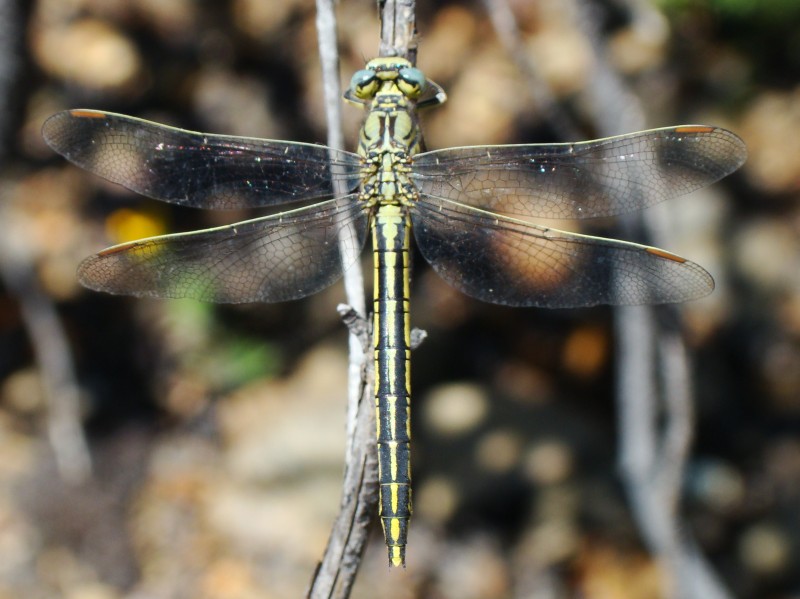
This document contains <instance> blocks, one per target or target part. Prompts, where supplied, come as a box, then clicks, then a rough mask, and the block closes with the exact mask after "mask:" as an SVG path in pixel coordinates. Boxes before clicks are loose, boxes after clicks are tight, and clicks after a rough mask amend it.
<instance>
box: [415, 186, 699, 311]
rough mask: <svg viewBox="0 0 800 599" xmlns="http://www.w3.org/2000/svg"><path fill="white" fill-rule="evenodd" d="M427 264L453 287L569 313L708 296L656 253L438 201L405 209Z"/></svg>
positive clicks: (685, 271)
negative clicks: (603, 306)
mask: <svg viewBox="0 0 800 599" xmlns="http://www.w3.org/2000/svg"><path fill="white" fill-rule="evenodd" d="M411 218H412V223H413V227H414V235H415V238H416V240H417V245H418V246H419V248H420V251H421V252H422V255H423V256H424V257H425V259H426V260H427V261H428V262H430V263H431V265H432V266H433V268H434V270H436V272H437V273H439V275H440V276H441V277H442V278H443V279H444V280H445V281H447V282H448V283H450V284H451V285H453V286H454V287H455V288H456V289H459V290H460V291H462V292H464V293H466V294H467V295H471V296H472V297H475V298H478V299H480V300H483V301H487V302H492V303H495V304H504V305H508V306H539V307H542V308H575V307H581V306H595V305H599V304H611V305H630V304H660V303H670V302H682V301H686V300H690V299H695V298H698V297H702V296H704V295H707V294H708V293H710V292H711V291H712V290H713V289H714V280H713V279H712V278H711V275H709V274H708V273H707V272H706V271H705V270H704V269H703V268H701V267H700V266H698V265H697V264H694V263H693V262H689V261H688V260H684V259H683V258H680V257H679V256H675V255H674V254H670V253H669V252H665V251H663V250H659V249H657V248H652V247H648V246H643V245H638V244H634V243H627V242H624V241H616V240H612V239H604V238H602V237H590V236H587V235H579V234H575V233H567V232H565V231H559V230H556V229H550V228H547V227H543V226H541V225H535V224H532V223H527V222H524V221H521V220H516V219H511V218H507V217H503V216H499V215H496V214H491V213H488V212H485V211H482V210H479V209H475V208H473V207H471V206H466V205H463V204H458V203H456V202H452V201H450V200H447V199H444V198H434V197H431V196H422V197H421V198H420V201H419V202H418V203H417V204H415V205H414V208H413V209H412V212H411Z"/></svg>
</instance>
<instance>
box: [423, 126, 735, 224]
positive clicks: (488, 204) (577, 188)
mask: <svg viewBox="0 0 800 599" xmlns="http://www.w3.org/2000/svg"><path fill="white" fill-rule="evenodd" d="M746 157H747V150H746V148H745V145H744V143H743V142H742V140H741V139H739V138H738V137H737V136H736V135H734V134H733V133H731V132H730V131H726V130H725V129H720V128H716V127H707V126H699V125H684V126H681V127H670V128H666V129H653V130H650V131H640V132H638V133H631V134H629V135H622V136H619V137H609V138H606V139H600V140H595V141H587V142H581V143H574V144H552V145H545V144H531V145H509V146H474V147H462V148H448V149H444V150H434V151H431V152H425V153H423V154H420V155H418V156H416V157H415V158H414V167H413V175H412V178H413V180H414V181H415V183H416V184H417V187H418V188H419V190H420V192H421V193H423V194H428V195H432V196H438V197H441V198H446V199H450V200H454V201H458V202H460V203H463V204H467V205H470V206H474V207H476V208H480V209H484V210H497V211H499V212H502V213H504V214H513V215H515V216H531V217H541V218H554V219H573V218H595V217H604V216H613V215H617V214H622V213H625V212H631V211H634V210H639V209H641V208H645V207H647V206H652V205H654V204H657V203H659V202H661V201H664V200H666V199H668V198H672V197H676V196H679V195H683V194H686V193H689V192H691V191H694V190H695V189H699V188H701V187H704V186H706V185H708V184H710V183H713V182H715V181H718V180H719V179H721V178H723V177H724V176H726V175H728V174H730V173H732V172H733V171H735V170H736V169H737V168H739V167H740V166H741V165H742V164H743V163H744V161H745V159H746Z"/></svg>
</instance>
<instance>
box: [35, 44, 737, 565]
mask: <svg viewBox="0 0 800 599" xmlns="http://www.w3.org/2000/svg"><path fill="white" fill-rule="evenodd" d="M344 98H345V99H346V100H348V101H350V102H352V103H356V104H360V105H362V106H363V107H364V108H366V117H365V120H364V124H363V126H362V128H361V131H360V134H359V140H358V148H357V151H356V152H347V151H343V150H338V149H334V148H330V147H326V146H323V145H315V144H305V143H296V142H290V141H277V140H269V139H256V138H245V137H232V136H225V135H212V134H209V133H198V132H193V131H187V130H183V129H177V128H173V127H168V126H165V125H160V124H156V123H153V122H149V121H145V120H141V119H137V118H133V117H130V116H124V115H120V114H113V113H109V112H101V111H97V110H88V109H76V110H68V111H64V112H59V113H57V114H55V115H53V116H51V117H50V118H49V119H47V121H46V122H45V123H44V126H43V135H44V138H45V140H46V141H47V143H48V144H49V145H50V146H51V147H52V148H53V149H54V150H55V151H56V152H58V153H59V154H61V155H63V156H64V157H65V158H67V159H68V160H70V161H71V162H73V163H75V164H76V165H78V166H80V167H82V168H84V169H87V170H88V171H91V172H92V173H95V174H97V175H99V176H100V177H104V178H105V179H108V180H110V181H112V182H115V183H118V184H120V185H122V186H124V187H126V188H128V189H130V190H133V191H135V192H138V193H140V194H143V195H145V196H148V197H150V198H154V199H156V200H161V201H164V202H169V203H172V204H177V205H180V206H189V207H193V208H205V209H216V210H234V209H242V208H247V209H251V208H265V209H272V211H271V213H269V214H267V215H266V216H262V217H259V218H254V219H250V220H245V221H242V222H238V223H235V224H232V225H227V226H221V227H215V228H210V229H205V230H201V231H194V232H188V233H177V234H171V235H162V236H158V237H151V238H148V239H142V240H138V241H132V242H127V243H122V244H119V245H115V246H113V247H110V248H108V249H105V250H102V251H101V252H99V253H97V254H95V255H93V256H90V257H89V258H87V259H86V260H84V261H83V262H82V263H81V265H80V266H79V268H78V277H79V279H80V281H81V283H82V284H83V285H85V286H87V287H89V288H91V289H94V290H97V291H102V292H107V293H112V294H124V295H132V296H138V297H156V298H184V297H185V298H194V299H197V300H202V301H208V302H221V303H245V302H282V301H287V300H294V299H299V298H302V297H305V296H308V295H310V294H313V293H315V292H317V291H320V290H321V289H323V288H325V287H327V286H329V285H331V284H333V283H334V282H335V281H336V280H338V279H339V278H340V277H341V276H342V273H343V272H344V270H346V269H347V268H349V267H350V265H351V264H352V263H353V262H354V261H355V260H357V258H358V255H359V253H360V252H361V250H362V249H363V246H364V245H365V243H366V240H367V237H371V242H372V252H373V256H374V258H373V262H374V268H375V283H374V296H373V299H374V306H373V308H374V309H373V314H374V316H373V318H374V322H373V337H374V365H375V372H376V383H375V389H374V396H375V403H376V414H377V452H378V464H379V474H378V476H379V506H380V507H379V515H380V520H381V524H382V528H383V532H384V538H385V542H386V545H387V548H388V555H389V562H390V564H391V565H392V566H404V565H405V555H406V543H407V534H408V523H409V519H410V517H411V465H410V452H409V448H410V440H411V430H410V401H411V382H410V380H411V379H410V372H411V369H410V361H411V340H410V318H409V314H410V300H409V297H410V291H409V286H410V269H411V233H412V231H413V234H414V238H415V242H416V244H417V247H418V248H419V251H420V253H421V254H422V256H423V257H424V258H425V259H426V260H427V261H428V262H429V263H430V265H431V266H432V267H433V269H434V270H435V271H436V272H437V273H438V274H439V275H440V276H441V277H442V278H443V279H444V280H445V281H446V282H448V283H449V284H450V285H452V286H453V287H455V288H457V289H459V290H460V291H462V292H464V293H465V294H467V295H470V296H473V297H475V298H478V299H480V300H484V301H487V302H492V303H495V304H504V305H508V306H535V307H544V308H565V307H582V306H594V305H598V304H609V305H632V304H660V303H671V302H683V301H687V300H691V299H695V298H699V297H701V296H704V295H706V294H708V293H710V292H711V291H712V290H713V288H714V281H713V279H712V277H711V275H710V274H709V273H708V272H707V271H706V270H705V269H703V268H702V267H701V266H699V265H697V264H695V263H694V262H691V261H689V260H687V259H685V258H682V257H680V256H677V255H675V254H673V253H670V252H668V251H666V250H662V249H658V248H655V247H650V246H646V245H640V244H636V243H630V242H627V241H621V240H616V239H607V238H602V237H595V236H590V235H585V234H580V233H573V232H568V231H563V230H559V229H556V228H553V227H550V226H548V225H547V220H548V219H549V220H551V221H552V220H555V221H557V222H559V223H560V222H561V221H563V220H571V219H593V218H603V217H609V216H615V215H619V214H623V213H628V212H632V211H635V210H639V209H642V208H646V207H649V206H652V205H654V204H657V203H659V202H662V201H664V200H667V199H669V198H674V197H676V196H680V195H683V194H687V193H689V192H691V191H694V190H696V189H699V188H701V187H704V186H706V185H709V184H711V183H713V182H716V181H718V180H719V179H721V178H723V177H725V176H726V175H728V174H730V173H732V172H733V171H735V170H736V169H737V168H739V166H741V165H742V164H743V163H744V161H745V159H746V155H747V152H746V148H745V145H744V143H743V142H742V141H741V139H739V137H737V136H736V135H735V134H733V133H731V132H730V131H727V130H725V129H722V128H718V127H713V126H707V125H682V126H678V127H668V128H662V129H653V130H649V131H640V132H636V133H630V134H627V135H621V136H617V137H608V138H605V139H599V140H594V141H583V142H579V143H559V144H521V145H490V146H470V147H454V148H447V149H440V150H431V151H425V150H424V148H423V141H422V135H421V132H420V127H419V122H418V118H417V110H418V109H420V108H424V107H429V106H435V105H437V104H441V103H442V102H443V101H444V100H445V98H446V96H445V94H444V91H443V90H442V88H441V87H440V86H439V85H437V84H436V83H435V82H433V81H431V80H429V79H427V78H426V77H425V75H424V74H423V73H422V72H421V71H420V70H419V69H417V68H416V67H414V66H413V65H412V64H411V63H410V62H409V61H407V60H405V59H404V58H401V57H381V58H376V59H373V60H371V61H370V62H368V63H367V65H366V68H364V69H363V70H359V71H357V72H356V73H355V75H353V78H352V80H351V83H350V86H349V88H348V89H347V91H346V92H345V94H344ZM540 221H545V222H544V223H542V222H540Z"/></svg>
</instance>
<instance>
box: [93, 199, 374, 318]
mask: <svg viewBox="0 0 800 599" xmlns="http://www.w3.org/2000/svg"><path fill="white" fill-rule="evenodd" d="M354 200H355V198H354V197H352V196H348V197H344V198H339V199H336V200H328V201H326V202H320V203H318V204H315V205H313V206H310V207H306V208H301V209H299V210H293V211H290V212H284V213H282V214H278V215H273V216H267V217H264V218H257V219H253V220H248V221H243V222H240V223H236V224H234V225H229V226H225V227H218V228H214V229H206V230H203V231H196V232H192V233H179V234H175V235H164V236H161V237H152V238H150V239H143V240H140V241H134V242H130V243H124V244H121V245H117V246H114V247H111V248H108V249H106V250H103V251H102V252H100V253H99V254H97V255H95V256H91V257H89V258H87V259H86V260H84V261H83V262H82V263H81V265H80V267H79V269H78V277H79V279H80V281H81V283H82V284H83V285H85V286H86V287H89V288H91V289H95V290H97V291H105V292H107V293H114V294H122V295H134V296H138V297H159V298H180V297H188V298H193V299H198V300H203V301H208V302H215V303H245V302H282V301H286V300H292V299H298V298H301V297H305V296H307V295H310V294H312V293H315V292H317V291H319V290H321V289H323V288H325V287H327V286H328V285H331V284H332V283H334V282H335V281H336V280H337V279H338V278H339V277H340V276H341V274H342V270H343V264H342V255H343V254H344V255H345V256H348V257H349V258H348V259H349V260H350V261H351V262H352V261H354V260H355V257H356V256H358V254H359V252H360V251H361V249H362V248H363V245H364V239H365V237H366V231H367V224H368V215H367V213H366V212H364V211H363V210H362V209H361V207H360V206H358V205H357V204H356V202H355V201H354ZM344 266H345V267H346V266H349V264H345V265H344Z"/></svg>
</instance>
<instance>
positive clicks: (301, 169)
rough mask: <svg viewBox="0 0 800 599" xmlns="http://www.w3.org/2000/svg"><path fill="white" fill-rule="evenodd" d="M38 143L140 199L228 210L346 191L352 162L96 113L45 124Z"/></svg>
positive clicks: (329, 152) (313, 148) (354, 179)
mask: <svg viewBox="0 0 800 599" xmlns="http://www.w3.org/2000/svg"><path fill="white" fill-rule="evenodd" d="M42 134H43V135H44V139H45V141H46V142H47V143H48V144H49V145H50V147H51V148H53V149H54V150H55V151H56V152H58V153H59V154H61V155H62V156H64V157H65V158H67V159H68V160H70V161H71V162H74V163H75V164H77V165H78V166H80V167H82V168H84V169H86V170H88V171H90V172H92V173H95V174H97V175H99V176H101V177H103V178H105V179H108V180H109V181H113V182H114V183H119V184H120V185H122V186H124V187H127V188H128V189H130V190H132V191H135V192H138V193H141V194H143V195H146V196H149V197H151V198H155V199H157V200H163V201H165V202H170V203H173V204H179V205H182V206H192V207H195V208H214V209H220V210H231V209H237V208H260V207H264V206H275V205H279V204H284V203H287V202H295V201H305V200H315V199H325V198H330V197H333V195H334V182H335V183H336V191H337V192H339V193H341V190H342V189H343V190H344V191H345V192H351V191H353V190H354V189H355V188H356V187H357V186H358V183H359V158H358V156H357V155H355V154H352V153H350V152H344V151H340V150H334V149H331V148H328V147H326V146H319V145H313V144H302V143H293V142H287V141H275V140H269V139H255V138H245V137H232V136H225V135H211V134H208V133H196V132H193V131H185V130H183V129H176V128H174V127H167V126H166V125H159V124H157V123H153V122H150V121H145V120H142V119H137V118H133V117H129V116H124V115H120V114H113V113H109V112H101V111H96V110H68V111H64V112H59V113H57V114H54V115H53V116H51V117H50V118H49V119H47V121H45V123H44V126H43V127H42Z"/></svg>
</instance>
